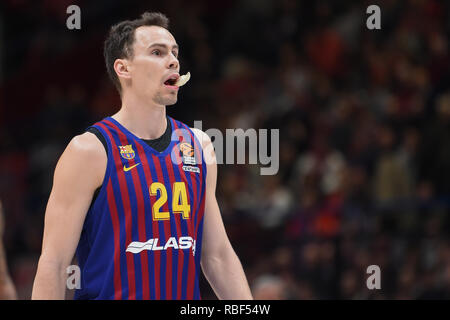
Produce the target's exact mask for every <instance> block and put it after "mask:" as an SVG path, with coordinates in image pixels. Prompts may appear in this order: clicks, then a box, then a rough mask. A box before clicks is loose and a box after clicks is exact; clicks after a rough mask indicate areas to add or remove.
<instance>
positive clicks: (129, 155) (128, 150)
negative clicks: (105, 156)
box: [119, 144, 136, 160]
mask: <svg viewBox="0 0 450 320" xmlns="http://www.w3.org/2000/svg"><path fill="white" fill-rule="evenodd" d="M119 150H120V155H121V156H122V158H124V159H127V160H131V159H134V156H135V155H136V154H135V153H134V150H133V147H132V146H131V144H127V145H126V146H119Z"/></svg>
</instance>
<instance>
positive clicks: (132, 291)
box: [102, 120, 136, 300]
mask: <svg viewBox="0 0 450 320" xmlns="http://www.w3.org/2000/svg"><path fill="white" fill-rule="evenodd" d="M105 123H107V124H108V125H111V126H112V123H111V122H110V121H108V120H105ZM102 128H103V129H105V132H106V133H107V134H108V136H109V139H110V141H111V144H112V145H111V146H112V150H111V151H112V154H113V157H114V163H116V165H117V164H118V163H120V164H121V163H122V161H121V160H120V154H119V148H118V146H117V145H116V143H115V141H114V138H113V137H112V134H111V133H110V132H109V130H108V129H106V126H105V127H103V126H102ZM117 178H118V180H119V184H120V194H121V198H122V203H123V207H124V214H125V239H126V240H125V241H126V243H127V244H130V243H131V232H132V230H131V225H132V222H133V221H132V216H131V208H130V199H129V197H128V187H127V182H126V180H125V174H124V172H123V170H122V168H119V169H118V170H117ZM125 254H126V257H127V274H128V299H129V300H135V299H136V282H135V277H134V260H133V254H132V253H130V252H126V253H125Z"/></svg>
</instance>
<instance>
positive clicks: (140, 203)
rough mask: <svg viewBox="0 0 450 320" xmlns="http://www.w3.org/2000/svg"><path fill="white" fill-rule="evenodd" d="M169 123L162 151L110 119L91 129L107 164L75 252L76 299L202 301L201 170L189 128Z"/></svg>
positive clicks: (202, 165)
mask: <svg viewBox="0 0 450 320" xmlns="http://www.w3.org/2000/svg"><path fill="white" fill-rule="evenodd" d="M168 121H171V125H172V140H171V143H170V145H169V147H167V148H166V149H165V150H164V151H163V152H158V151H156V150H154V149H153V148H151V147H150V146H149V145H148V144H146V143H145V142H144V141H142V140H141V139H139V138H138V137H137V136H135V135H134V134H133V133H131V132H130V131H128V130H127V129H126V128H125V127H123V126H122V125H121V124H120V123H119V122H117V121H116V120H114V119H113V118H111V117H108V118H105V119H103V120H102V121H100V122H97V123H96V124H94V125H93V127H95V128H96V129H97V130H98V131H99V132H100V133H101V134H102V136H103V137H104V138H105V140H106V143H107V147H108V148H107V149H108V150H107V156H108V162H107V168H106V172H105V178H104V180H103V184H102V186H101V189H100V192H99V194H98V196H97V198H96V199H95V201H94V202H93V203H92V204H91V207H90V209H89V210H88V212H87V215H86V219H85V221H84V225H83V230H82V232H81V236H80V241H79V244H78V247H77V258H78V264H79V267H80V270H81V283H80V284H81V288H80V289H77V290H76V291H75V299H151V300H153V299H200V291H199V278H200V274H199V272H200V257H201V247H202V231H203V215H204V207H205V183H206V180H205V179H206V164H205V161H204V157H203V150H202V148H201V145H200V142H199V141H198V140H197V138H196V137H195V135H194V133H193V132H192V130H191V129H190V128H189V127H188V126H186V125H185V124H184V123H182V122H179V121H177V120H174V119H173V118H171V117H168Z"/></svg>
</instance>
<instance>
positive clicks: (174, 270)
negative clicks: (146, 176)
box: [160, 158, 182, 299]
mask: <svg viewBox="0 0 450 320" xmlns="http://www.w3.org/2000/svg"><path fill="white" fill-rule="evenodd" d="M163 159H164V158H163ZM163 159H161V161H160V164H161V171H162V172H163V178H164V185H166V186H170V185H171V183H170V177H169V171H168V170H167V166H166V161H165V159H164V160H163ZM167 194H168V198H169V199H173V194H172V188H168V189H167ZM167 204H168V205H169V212H172V213H173V208H172V201H168V202H167ZM177 219H182V218H181V217H180V214H178V213H176V214H175V215H173V216H172V217H170V234H171V236H172V237H176V238H177V239H178V235H177V226H176V220H177ZM180 236H181V235H180ZM177 267H178V250H173V249H172V274H171V277H172V297H171V299H176V294H177V293H176V291H177V270H178V268H177ZM174 295H175V298H174Z"/></svg>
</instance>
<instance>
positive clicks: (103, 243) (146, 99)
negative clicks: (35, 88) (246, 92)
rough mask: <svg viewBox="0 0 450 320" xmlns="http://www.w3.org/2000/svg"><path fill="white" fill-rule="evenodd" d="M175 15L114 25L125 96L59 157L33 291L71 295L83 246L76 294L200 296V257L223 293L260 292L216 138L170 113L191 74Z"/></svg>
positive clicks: (117, 76)
mask: <svg viewBox="0 0 450 320" xmlns="http://www.w3.org/2000/svg"><path fill="white" fill-rule="evenodd" d="M168 22H169V21H168V19H167V17H166V16H164V15H163V14H160V13H144V14H143V15H142V17H141V18H139V19H136V20H134V21H124V22H121V23H119V24H117V25H115V26H113V27H112V28H111V31H110V34H109V36H108V38H107V40H106V41H105V47H104V55H105V60H106V66H107V70H108V73H109V75H110V77H111V78H112V80H113V82H114V83H115V85H116V87H117V89H118V90H119V93H120V96H121V100H122V106H121V109H120V110H119V112H117V113H116V114H114V115H113V116H112V117H107V118H105V119H103V120H102V121H100V122H98V123H96V124H95V125H93V126H92V127H90V128H89V129H88V130H87V132H85V133H84V134H81V135H79V136H76V137H75V138H73V139H72V141H71V142H70V143H69V145H68V146H67V148H66V150H65V151H64V153H63V154H62V156H61V158H60V159H59V162H58V164H57V166H56V169H55V175H54V183H53V189H52V191H51V194H50V198H49V201H48V205H47V209H46V214H45V227H44V238H43V245H42V253H41V257H40V259H39V265H38V270H37V274H36V278H35V281H34V286H33V293H32V298H33V299H63V298H64V294H65V286H66V278H67V274H66V268H67V266H68V265H69V264H70V263H71V261H72V258H73V256H74V253H75V251H76V254H77V259H78V265H79V267H80V270H81V282H80V286H81V288H80V289H78V290H77V291H76V292H75V299H200V298H201V296H200V292H199V278H200V274H199V272H200V266H201V267H202V270H203V272H204V274H205V277H206V278H207V280H208V281H209V283H210V284H211V287H212V288H213V290H214V291H215V293H216V295H217V297H218V298H220V299H252V296H251V292H250V289H249V286H248V283H247V279H246V277H245V274H244V271H243V269H242V266H241V263H240V261H239V259H238V257H237V256H236V254H235V252H234V250H233V248H232V246H231V245H230V242H229V240H228V237H227V235H226V232H225V229H224V225H223V222H222V219H221V214H220V210H219V207H218V204H217V201H216V197H215V188H216V177H217V165H216V163H215V161H214V160H215V157H214V154H213V151H212V150H213V148H210V147H209V148H208V146H211V140H210V139H209V137H208V136H207V135H206V134H205V133H203V132H202V131H200V130H197V129H191V128H188V127H187V126H186V125H185V124H183V123H182V122H180V121H177V120H175V119H173V118H171V117H168V116H167V115H166V106H167V105H173V104H175V103H176V101H177V94H178V90H179V82H177V81H178V79H179V78H180V75H179V70H180V66H179V62H178V58H177V57H178V51H179V48H178V45H177V43H176V41H175V39H174V37H173V36H172V34H171V33H170V32H169V31H168ZM205 150H209V151H208V152H207V153H206V152H205ZM208 158H209V160H208Z"/></svg>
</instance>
